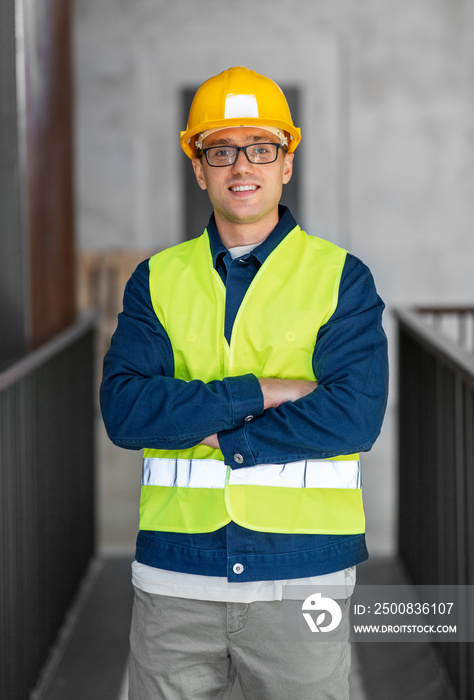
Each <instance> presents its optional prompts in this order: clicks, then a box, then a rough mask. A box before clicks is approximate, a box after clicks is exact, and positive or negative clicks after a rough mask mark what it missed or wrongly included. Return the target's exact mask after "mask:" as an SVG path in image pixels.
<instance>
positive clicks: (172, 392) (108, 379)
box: [100, 261, 263, 449]
mask: <svg viewBox="0 0 474 700" xmlns="http://www.w3.org/2000/svg"><path fill="white" fill-rule="evenodd" d="M100 403H101V410H102V416H103V419H104V423H105V427H106V430H107V433H108V435H109V437H110V439H111V440H112V442H114V443H115V444H116V445H118V446H120V447H125V448H129V449H141V448H143V447H148V448H155V449H183V448H186V447H191V446H193V445H196V444H197V443H198V442H200V441H201V440H202V439H203V438H205V437H207V436H208V435H211V434H212V433H215V432H219V431H221V430H229V429H230V430H231V429H233V428H235V427H236V426H237V425H241V424H242V423H243V422H244V419H245V417H246V416H247V415H249V414H252V415H259V414H260V413H262V412H263V395H262V392H261V389H260V385H259V383H258V380H257V378H256V377H255V376H254V375H252V374H248V375H244V376H241V377H228V378H225V379H223V380H222V381H212V382H209V383H204V382H201V381H198V380H193V381H190V382H185V381H182V380H180V379H175V378H174V360H173V351H172V347H171V343H170V340H169V338H168V336H167V334H166V331H165V329H164V328H163V326H162V324H161V323H160V321H159V319H158V318H157V316H156V314H155V312H154V310H153V307H152V304H151V299H150V291H149V270H148V261H144V262H143V263H141V264H140V265H139V266H138V268H137V269H136V270H135V272H134V274H133V275H132V277H131V278H130V280H129V282H128V283H127V286H126V289H125V294H124V301H123V312H122V313H121V314H119V317H118V324H117V329H116V331H115V333H114V335H113V337H112V340H111V345H110V349H109V350H108V352H107V353H106V355H105V358H104V367H103V378H102V383H101V388H100Z"/></svg>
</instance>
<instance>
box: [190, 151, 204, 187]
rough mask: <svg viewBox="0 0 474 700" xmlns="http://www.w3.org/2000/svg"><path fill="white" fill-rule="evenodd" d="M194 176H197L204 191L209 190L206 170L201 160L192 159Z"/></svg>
mask: <svg viewBox="0 0 474 700" xmlns="http://www.w3.org/2000/svg"><path fill="white" fill-rule="evenodd" d="M191 162H192V164H193V170H194V175H195V176H196V180H197V183H198V185H199V187H200V188H201V189H202V190H207V184H206V177H205V175H204V168H203V167H202V160H201V158H193V159H192V161H191Z"/></svg>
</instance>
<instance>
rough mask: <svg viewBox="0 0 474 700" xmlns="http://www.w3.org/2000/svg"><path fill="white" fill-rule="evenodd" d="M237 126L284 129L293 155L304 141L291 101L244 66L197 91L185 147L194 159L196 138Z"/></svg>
mask: <svg viewBox="0 0 474 700" xmlns="http://www.w3.org/2000/svg"><path fill="white" fill-rule="evenodd" d="M235 126H255V127H260V128H265V127H266V126H267V127H272V131H274V130H275V129H281V130H283V131H285V132H286V133H287V134H288V135H289V142H288V152H289V153H291V152H292V151H294V150H295V148H296V147H297V145H298V143H299V142H300V139H301V130H300V129H298V128H297V127H296V126H295V125H294V124H293V120H292V118H291V112H290V108H289V107H288V102H287V101H286V97H285V95H284V94H283V92H282V91H281V89H280V88H279V87H278V85H277V84H276V83H275V82H273V80H270V78H267V77H265V76H264V75H260V74H259V73H255V71H253V70H249V69H248V68H243V67H241V66H236V67H234V68H229V69H228V70H225V71H223V72H222V73H219V75H215V76H214V77H213V78H209V80H206V82H205V83H203V84H202V85H201V87H200V88H199V89H198V90H197V92H196V94H195V95H194V99H193V102H192V104H191V109H190V110H189V118H188V124H187V127H186V131H182V132H181V146H182V148H183V150H184V152H185V153H186V155H187V156H188V157H189V158H194V157H195V156H196V139H195V138H194V137H195V136H197V137H199V134H201V133H202V132H205V131H208V130H211V129H213V130H217V129H219V128H222V129H226V128H230V127H235ZM275 133H276V132H275ZM197 140H198V142H199V141H200V139H199V138H198V139H197Z"/></svg>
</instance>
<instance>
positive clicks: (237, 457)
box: [234, 452, 244, 464]
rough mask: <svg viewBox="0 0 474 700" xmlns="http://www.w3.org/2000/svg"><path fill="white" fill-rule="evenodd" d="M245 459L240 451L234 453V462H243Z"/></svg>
mask: <svg viewBox="0 0 474 700" xmlns="http://www.w3.org/2000/svg"><path fill="white" fill-rule="evenodd" d="M243 461H244V458H243V457H242V455H241V454H239V453H238V452H237V453H236V454H235V455H234V462H237V464H242V462H243Z"/></svg>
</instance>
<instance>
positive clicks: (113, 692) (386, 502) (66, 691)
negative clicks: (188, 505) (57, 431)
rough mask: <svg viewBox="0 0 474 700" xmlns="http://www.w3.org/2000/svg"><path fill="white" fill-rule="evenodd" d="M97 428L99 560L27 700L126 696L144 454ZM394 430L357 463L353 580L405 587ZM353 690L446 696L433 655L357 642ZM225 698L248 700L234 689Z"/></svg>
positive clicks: (357, 695)
mask: <svg viewBox="0 0 474 700" xmlns="http://www.w3.org/2000/svg"><path fill="white" fill-rule="evenodd" d="M97 425H98V439H97V457H98V465H99V470H98V481H97V491H98V499H97V539H98V557H97V559H96V561H95V562H94V563H93V565H92V566H91V569H90V571H89V574H88V576H87V577H86V580H85V581H84V584H83V586H82V589H81V591H80V593H79V595H78V597H77V600H76V604H75V606H74V607H73V609H72V611H71V614H70V616H69V618H68V620H67V623H66V625H65V627H64V629H63V631H62V634H61V638H60V640H59V643H58V645H57V647H56V649H55V650H54V653H53V655H52V657H51V660H50V663H49V664H48V665H47V667H46V668H45V671H44V674H43V676H42V678H41V679H40V682H39V684H38V686H37V688H36V689H35V691H34V692H33V693H32V695H31V698H30V700H126V699H127V672H126V665H127V655H128V630H129V624H130V612H131V602H132V591H131V585H130V564H131V562H132V560H133V550H134V541H135V537H136V531H137V525H138V507H137V506H138V497H139V488H140V476H141V455H140V453H138V452H129V451H126V450H121V449H118V448H116V447H114V446H113V445H112V444H111V443H110V442H109V441H108V439H107V437H106V435H105V431H104V430H103V427H102V424H101V422H100V420H99V419H98V421H97ZM393 433H394V431H393V420H392V417H391V415H390V413H389V415H388V417H387V420H386V423H385V427H384V430H383V432H382V435H381V437H380V438H379V441H378V442H377V444H376V446H375V447H374V449H373V450H372V452H371V453H369V454H367V455H364V458H363V475H364V477H363V478H364V483H363V487H364V494H365V504H366V512H367V516H368V518H367V520H368V522H367V541H368V546H369V550H370V552H371V559H370V560H369V562H368V563H366V564H363V565H361V566H360V567H358V582H359V583H361V582H362V583H370V584H373V583H381V582H384V581H390V582H394V581H397V580H400V581H402V580H403V572H402V571H401V570H400V568H399V567H398V565H397V563H396V562H395V560H394V558H393V554H394V522H395V506H396V503H395V496H394V494H395V470H394V464H393V458H392V455H393V454H394V453H395V449H394V445H393ZM409 669H412V672H411V673H410V672H408V670H409ZM350 688H351V700H380V699H381V698H383V700H392V699H393V700H399V698H405V700H450V698H451V697H452V696H451V692H450V690H449V688H448V686H447V685H446V681H445V678H444V675H443V673H442V670H441V669H440V666H439V664H438V660H437V657H436V656H435V655H434V654H433V650H432V649H430V648H428V647H426V646H425V645H423V644H416V643H415V644H413V643H411V644H402V643H398V644H388V643H385V644H367V643H359V644H353V645H352V670H351V676H350ZM231 700H244V699H243V695H242V692H241V690H240V687H239V685H238V683H236V685H235V687H234V690H233V692H232V695H231ZM295 700H296V699H295Z"/></svg>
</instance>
